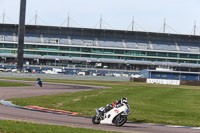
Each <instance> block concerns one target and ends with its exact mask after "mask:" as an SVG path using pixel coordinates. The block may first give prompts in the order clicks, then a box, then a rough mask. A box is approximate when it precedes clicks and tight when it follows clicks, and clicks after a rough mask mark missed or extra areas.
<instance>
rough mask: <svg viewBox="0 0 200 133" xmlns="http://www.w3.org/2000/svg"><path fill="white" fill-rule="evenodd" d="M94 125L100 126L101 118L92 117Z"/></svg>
mask: <svg viewBox="0 0 200 133" xmlns="http://www.w3.org/2000/svg"><path fill="white" fill-rule="evenodd" d="M92 123H93V124H100V118H98V117H97V116H96V115H95V116H94V117H92Z"/></svg>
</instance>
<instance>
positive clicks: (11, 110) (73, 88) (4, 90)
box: [0, 80, 200, 133]
mask: <svg viewBox="0 0 200 133" xmlns="http://www.w3.org/2000/svg"><path fill="white" fill-rule="evenodd" d="M1 81H2V80H1ZM7 81H13V80H7ZM14 82H23V83H29V84H33V85H34V86H30V87H0V100H3V99H8V98H19V97H32V96H41V95H50V94H59V93H67V92H77V91H88V90H91V89H99V88H102V87H97V86H86V85H72V84H57V83H44V85H43V87H42V88H40V87H39V86H37V85H35V82H30V81H14ZM0 119H1V120H19V121H27V122H35V123H43V124H51V125H62V126H72V127H81V128H92V129H99V130H106V131H118V132H131V133H199V132H200V130H195V129H188V128H176V127H165V126H158V125H152V124H145V123H134V122H128V123H126V124H125V125H124V126H122V127H115V126H112V125H93V124H92V122H91V118H87V117H81V116H70V115H59V114H53V113H45V112H39V111H31V110H25V109H20V108H15V107H8V106H4V105H0Z"/></svg>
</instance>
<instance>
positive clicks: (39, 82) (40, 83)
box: [37, 78, 42, 87]
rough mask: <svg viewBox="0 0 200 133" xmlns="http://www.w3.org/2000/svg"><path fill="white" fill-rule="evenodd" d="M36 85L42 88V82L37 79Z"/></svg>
mask: <svg viewBox="0 0 200 133" xmlns="http://www.w3.org/2000/svg"><path fill="white" fill-rule="evenodd" d="M37 84H38V85H39V86H40V87H42V80H41V79H40V78H37Z"/></svg>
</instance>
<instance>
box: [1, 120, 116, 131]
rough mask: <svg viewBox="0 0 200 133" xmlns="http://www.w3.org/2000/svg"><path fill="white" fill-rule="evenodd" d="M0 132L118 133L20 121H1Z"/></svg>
mask: <svg viewBox="0 0 200 133" xmlns="http://www.w3.org/2000/svg"><path fill="white" fill-rule="evenodd" d="M0 132H3V133H117V132H107V131H101V130H93V129H86V128H73V127H66V126H55V125H46V124H36V123H27V122H18V121H8V120H0Z"/></svg>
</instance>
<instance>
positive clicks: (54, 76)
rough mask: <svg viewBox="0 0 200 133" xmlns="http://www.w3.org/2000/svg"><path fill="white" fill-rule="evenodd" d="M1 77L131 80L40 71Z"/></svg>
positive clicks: (5, 73)
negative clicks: (41, 72) (43, 72)
mask: <svg viewBox="0 0 200 133" xmlns="http://www.w3.org/2000/svg"><path fill="white" fill-rule="evenodd" d="M0 77H17V78H35V79H36V78H41V79H65V80H98V81H129V80H130V79H129V77H110V76H79V75H65V74H39V73H34V74H32V73H11V72H0Z"/></svg>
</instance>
